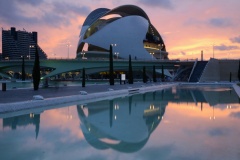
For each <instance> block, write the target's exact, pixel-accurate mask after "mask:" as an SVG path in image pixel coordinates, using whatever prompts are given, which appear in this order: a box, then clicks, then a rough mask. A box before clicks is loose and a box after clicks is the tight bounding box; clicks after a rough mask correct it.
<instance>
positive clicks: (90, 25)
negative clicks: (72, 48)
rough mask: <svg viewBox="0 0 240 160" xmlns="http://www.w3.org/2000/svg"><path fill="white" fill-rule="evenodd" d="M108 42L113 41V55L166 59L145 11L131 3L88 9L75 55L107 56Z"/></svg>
mask: <svg viewBox="0 0 240 160" xmlns="http://www.w3.org/2000/svg"><path fill="white" fill-rule="evenodd" d="M111 44H116V45H115V46H114V47H113V52H114V53H115V54H114V55H115V58H119V59H128V57H129V55H131V56H132V57H133V58H135V59H168V54H167V52H166V47H165V44H164V42H163V40H162V38H161V36H160V34H159V33H158V31H157V30H156V29H155V27H154V26H153V25H152V24H151V22H150V20H149V18H148V16H147V14H146V13H145V12H144V11H143V10H142V9H141V8H139V7H137V6H134V5H124V6H120V7H117V8H115V9H112V10H110V9H107V8H99V9H96V10H94V11H93V12H91V13H90V14H89V15H88V17H87V18H86V20H85V22H84V23H83V26H82V30H81V32H80V40H79V43H78V48H77V57H78V58H80V57H82V58H88V59H89V58H108V54H109V47H110V45H111Z"/></svg>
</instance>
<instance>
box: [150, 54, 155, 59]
mask: <svg viewBox="0 0 240 160" xmlns="http://www.w3.org/2000/svg"><path fill="white" fill-rule="evenodd" d="M150 54H151V55H152V60H153V55H154V52H153V53H150Z"/></svg>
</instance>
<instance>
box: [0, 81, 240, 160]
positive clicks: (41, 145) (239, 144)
mask: <svg viewBox="0 0 240 160" xmlns="http://www.w3.org/2000/svg"><path fill="white" fill-rule="evenodd" d="M239 124H240V104H239V98H238V96H237V95H236V93H235V91H234V90H232V88H229V87H221V88H219V87H195V86H194V87H191V86H179V87H173V88H170V89H166V90H162V91H155V92H149V93H144V94H136V95H128V96H125V97H120V98H116V99H110V100H105V101H100V102H94V103H88V104H76V105H71V106H66V107H62V108H58V109H49V110H45V111H43V110H40V109H38V110H32V111H31V112H28V113H27V112H21V113H15V115H14V114H5V115H1V119H0V125H1V126H2V127H0V159H1V160H8V159H24V160H25V159H31V160H38V159H41V160H42V159H44V160H53V159H58V160H65V159H69V160H70V159H78V160H79V159H86V160H91V159H93V160H95V159H97V160H113V159H114V160H115V159H116V160H122V159H124V160H125V159H127V160H132V159H136V160H149V159H151V160H155V159H156V160H159V159H177V160H179V159H183V160H190V159H191V160H198V159H199V160H207V159H216V160H226V159H228V160H239V159H240V138H239V136H240V127H239Z"/></svg>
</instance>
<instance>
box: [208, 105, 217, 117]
mask: <svg viewBox="0 0 240 160" xmlns="http://www.w3.org/2000/svg"><path fill="white" fill-rule="evenodd" d="M209 118H210V120H215V119H216V117H215V115H214V106H213V115H212V116H210V117H209Z"/></svg>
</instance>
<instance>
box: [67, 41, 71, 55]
mask: <svg viewBox="0 0 240 160" xmlns="http://www.w3.org/2000/svg"><path fill="white" fill-rule="evenodd" d="M71 46H72V45H71V44H70V42H67V47H68V59H69V47H71Z"/></svg>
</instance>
